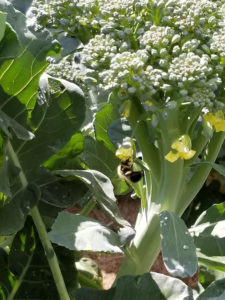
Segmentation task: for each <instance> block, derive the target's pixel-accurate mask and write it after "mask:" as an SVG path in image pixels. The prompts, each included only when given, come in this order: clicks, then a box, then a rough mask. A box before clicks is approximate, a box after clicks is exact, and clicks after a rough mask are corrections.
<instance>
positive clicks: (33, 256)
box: [0, 218, 76, 300]
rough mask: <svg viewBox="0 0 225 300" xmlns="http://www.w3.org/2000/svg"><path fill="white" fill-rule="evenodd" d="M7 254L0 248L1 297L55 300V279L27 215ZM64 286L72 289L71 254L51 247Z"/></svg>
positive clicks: (74, 275)
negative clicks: (62, 277) (55, 255)
mask: <svg viewBox="0 0 225 300" xmlns="http://www.w3.org/2000/svg"><path fill="white" fill-rule="evenodd" d="M10 248H11V249H10V252H9V254H6V253H4V252H3V251H2V250H1V249H0V298H1V299H39V300H52V299H58V295H57V290H56V287H55V282H54V280H53V277H52V274H51V271H50V269H49V265H48V261H47V258H46V255H45V253H44V249H43V248H42V245H41V244H40V241H39V238H38V236H37V233H36V231H35V227H34V225H33V222H32V220H31V218H28V219H27V221H26V223H25V226H24V227H23V229H22V230H20V231H19V232H18V233H17V234H16V235H15V237H14V239H13V243H12V245H11V247H10ZM55 251H56V253H57V257H58V260H59V262H60V267H61V271H62V272H63V276H64V278H65V279H66V283H67V288H68V290H69V291H70V292H71V299H72V293H73V292H74V289H75V288H76V270H75V268H74V253H71V252H70V251H68V250H66V249H65V248H63V251H62V249H61V248H60V247H57V248H56V249H55Z"/></svg>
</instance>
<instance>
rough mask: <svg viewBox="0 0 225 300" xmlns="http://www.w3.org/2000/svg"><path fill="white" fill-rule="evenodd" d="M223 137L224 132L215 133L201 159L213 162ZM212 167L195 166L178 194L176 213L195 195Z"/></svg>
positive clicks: (180, 212)
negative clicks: (195, 168) (190, 176)
mask: <svg viewBox="0 0 225 300" xmlns="http://www.w3.org/2000/svg"><path fill="white" fill-rule="evenodd" d="M224 139H225V133H224V132H223V133H222V132H221V133H215V134H214V136H213V138H212V139H211V141H210V142H209V145H208V149H207V154H206V156H205V157H204V160H203V161H209V162H214V161H215V160H216V158H217V156H218V153H219V151H220V149H221V147H222V145H223V142H224ZM211 169H212V167H210V166H208V165H201V166H199V167H197V170H196V171H195V173H194V174H193V176H192V178H191V179H190V180H189V182H187V184H186V185H185V186H184V189H183V190H182V193H181V195H180V199H182V201H180V202H179V203H178V205H177V209H176V213H177V214H178V215H182V214H183V212H184V211H185V209H186V208H187V207H188V205H189V204H190V203H191V201H192V200H193V199H194V197H195V196H196V195H197V193H198V192H199V190H200V189H201V187H202V186H203V184H204V182H205V181H206V179H207V177H208V175H209V172H210V170H211Z"/></svg>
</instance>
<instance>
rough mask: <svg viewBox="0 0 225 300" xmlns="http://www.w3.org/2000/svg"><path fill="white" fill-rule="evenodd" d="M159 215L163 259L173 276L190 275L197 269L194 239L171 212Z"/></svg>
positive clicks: (180, 220)
mask: <svg viewBox="0 0 225 300" xmlns="http://www.w3.org/2000/svg"><path fill="white" fill-rule="evenodd" d="M159 216H160V228H161V238H162V254H163V261H164V263H165V265H166V268H167V270H168V271H169V272H170V274H171V275H173V276H180V277H191V276H193V275H194V274H195V273H196V271H197V256H196V249H195V245H194V241H193V239H192V237H191V236H190V234H189V232H188V229H187V227H186V225H185V223H184V221H183V220H182V219H180V218H179V217H178V216H177V215H175V214H174V213H173V212H168V211H163V212H161V213H160V214H159Z"/></svg>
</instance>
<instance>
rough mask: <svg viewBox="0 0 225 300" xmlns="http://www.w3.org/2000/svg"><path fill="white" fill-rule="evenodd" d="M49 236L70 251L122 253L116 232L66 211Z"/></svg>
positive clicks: (56, 221) (60, 214)
mask: <svg viewBox="0 0 225 300" xmlns="http://www.w3.org/2000/svg"><path fill="white" fill-rule="evenodd" d="M48 235H49V238H50V240H51V241H52V242H53V243H55V244H57V245H60V246H64V247H66V248H68V249H70V250H78V251H82V250H85V251H97V252H115V253H121V252H122V251H121V249H120V245H121V243H120V240H119V238H118V236H117V234H116V233H115V232H113V231H112V230H110V229H109V228H107V227H106V226H104V225H102V224H101V223H99V222H97V221H95V220H94V219H91V218H87V217H84V216H81V215H75V214H71V213H69V212H65V211H64V212H61V213H59V215H58V217H57V219H56V220H55V223H54V224H53V226H52V230H51V231H50V232H49V234H48Z"/></svg>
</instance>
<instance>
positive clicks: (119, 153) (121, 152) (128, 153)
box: [116, 147, 133, 161]
mask: <svg viewBox="0 0 225 300" xmlns="http://www.w3.org/2000/svg"><path fill="white" fill-rule="evenodd" d="M116 157H118V158H119V159H120V160H122V161H126V160H127V159H129V160H131V159H133V148H132V147H129V148H124V147H121V148H119V149H118V150H116Z"/></svg>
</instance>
